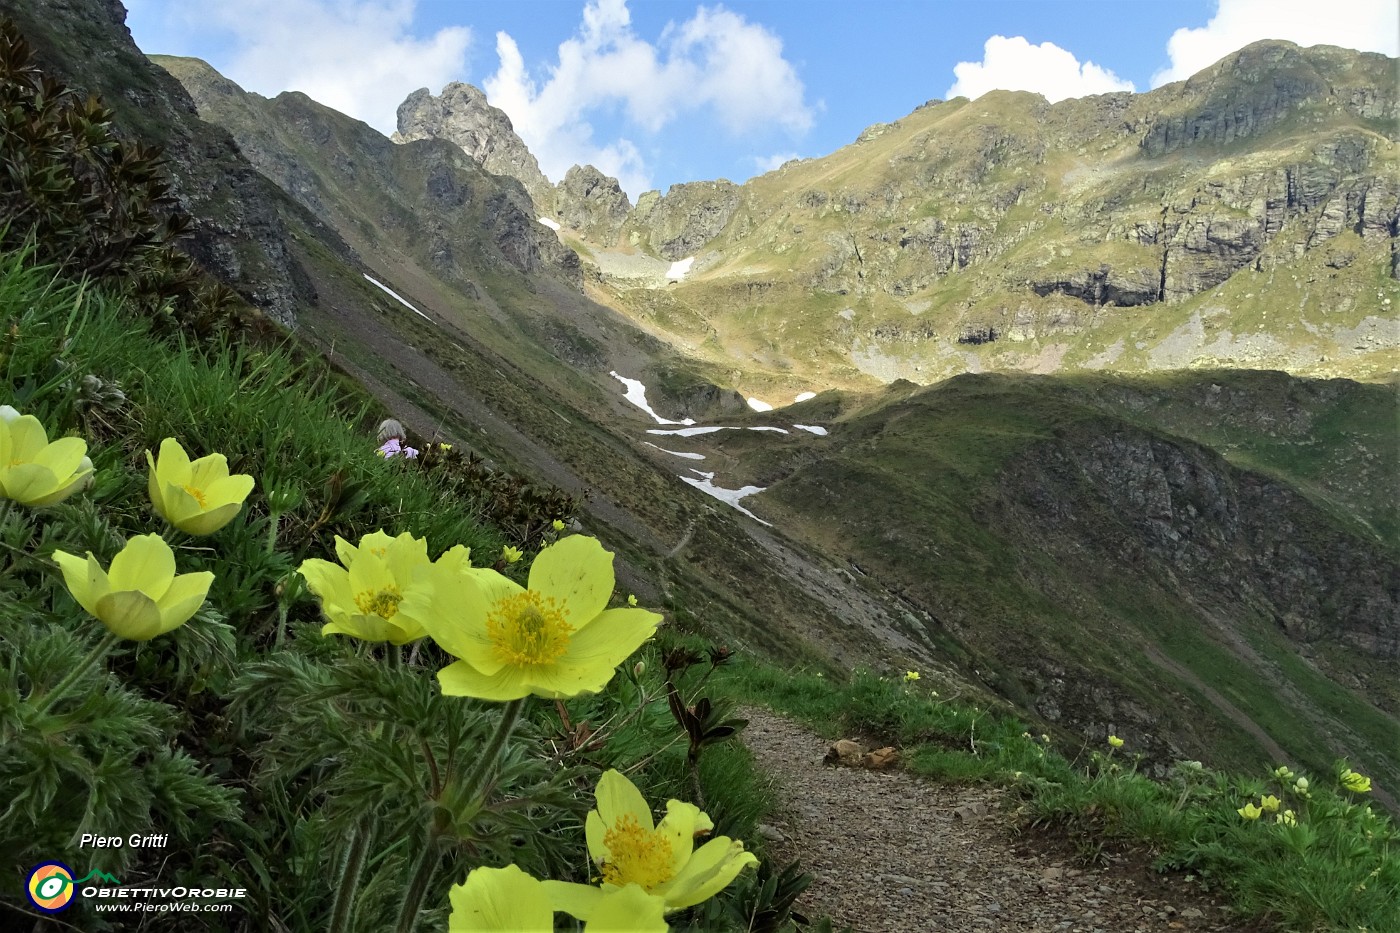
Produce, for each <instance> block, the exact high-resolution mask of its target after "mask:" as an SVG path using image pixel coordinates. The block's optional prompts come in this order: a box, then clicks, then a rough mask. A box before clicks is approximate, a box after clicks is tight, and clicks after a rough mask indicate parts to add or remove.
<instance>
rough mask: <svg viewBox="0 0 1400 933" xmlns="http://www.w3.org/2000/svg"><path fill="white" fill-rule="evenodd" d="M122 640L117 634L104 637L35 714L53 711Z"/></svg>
mask: <svg viewBox="0 0 1400 933" xmlns="http://www.w3.org/2000/svg"><path fill="white" fill-rule="evenodd" d="M120 640H121V636H119V635H117V634H116V633H115V632H108V633H107V634H106V635H104V636H102V640H101V641H99V642H98V643H97V646H96V647H95V648H93V649H92V651H90V652H88V656H87V657H85V658H83V659H82V660H81V661H79V662H78V664H77V666H76V667H74V668H73V669H72V670H71V671H69V672H68V676H67V677H65V678H63V679H62V680H60V681H59V682H58V686H56V687H54V688H53V689H52V690H50V691H49V692H48V693H47V694H46V695H45V696H44V698H43V699H42V700H40V701H39V705H38V706H37V707H35V712H36V713H38V714H39V715H43V714H44V713H47V712H48V711H49V710H50V709H52V708H53V705H54V704H55V703H57V702H58V701H59V700H61V699H63V695H64V694H65V693H67V692H68V691H69V690H71V689H73V685H74V684H76V683H77V682H78V681H79V680H81V679H82V678H83V677H84V676H86V675H87V672H88V671H90V670H92V669H93V667H95V666H96V665H97V663H98V662H99V661H101V660H102V659H103V658H105V657H106V656H107V654H108V652H110V651H111V650H112V649H113V648H114V647H116V644H117V642H118V641H120Z"/></svg>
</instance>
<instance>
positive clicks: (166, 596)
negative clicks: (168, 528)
mask: <svg viewBox="0 0 1400 933" xmlns="http://www.w3.org/2000/svg"><path fill="white" fill-rule="evenodd" d="M53 559H54V560H55V561H57V562H58V566H59V569H61V570H62V571H63V582H64V583H65V584H66V585H67V587H68V592H70V593H72V594H73V598H74V599H76V600H77V601H78V605H80V606H82V607H83V608H84V609H86V610H87V611H88V612H89V613H91V614H92V615H93V616H94V617H96V618H97V620H98V621H100V622H101V623H102V624H103V625H105V626H107V628H108V629H110V630H111V631H112V632H113V633H115V634H117V635H119V636H121V637H122V638H128V639H131V640H132V641H149V640H150V639H152V638H155V637H156V636H157V635H163V634H165V633H166V632H168V631H170V630H171V629H175V628H178V627H180V626H181V625H184V624H185V623H186V622H188V621H189V620H190V617H191V616H193V615H194V614H195V613H196V612H198V611H199V607H200V606H202V605H204V598H205V597H206V596H207V595H209V586H210V584H212V583H213V582H214V575H213V574H212V573H209V572H207V571H205V572H201V573H184V574H178V575H177V574H176V573H175V554H174V553H173V552H172V551H171V550H170V545H168V544H166V543H165V542H164V541H162V540H161V537H160V535H155V534H151V535H142V536H141V537H139V538H132V539H131V540H130V541H128V542H127V543H126V547H124V548H122V550H121V553H119V554H117V556H116V557H114V558H112V567H111V569H110V570H103V569H102V565H101V564H99V563H98V562H97V558H95V557H93V556H92V552H91V551H89V552H88V555H87V559H86V560H84V559H83V558H81V557H78V556H76V555H73V554H69V553H66V552H64V551H54V553H53Z"/></svg>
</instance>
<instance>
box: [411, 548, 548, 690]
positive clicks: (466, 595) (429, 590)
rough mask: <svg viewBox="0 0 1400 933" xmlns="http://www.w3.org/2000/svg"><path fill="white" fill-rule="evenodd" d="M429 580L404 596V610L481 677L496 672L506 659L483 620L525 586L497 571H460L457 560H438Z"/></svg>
mask: <svg viewBox="0 0 1400 933" xmlns="http://www.w3.org/2000/svg"><path fill="white" fill-rule="evenodd" d="M425 582H426V583H427V584H428V585H427V586H425V587H423V588H421V589H419V590H417V591H416V592H414V593H412V594H410V595H408V596H405V597H404V600H403V602H401V603H399V612H400V613H402V614H403V615H405V616H406V617H407V618H409V619H412V620H413V622H414V623H415V624H417V625H419V626H421V627H422V628H423V630H424V631H425V632H426V633H427V634H428V637H429V638H431V639H432V640H433V641H434V642H436V643H437V646H438V647H439V648H441V649H442V650H443V651H446V652H447V653H448V654H450V655H452V656H453V657H454V658H458V659H460V660H462V661H466V662H467V663H468V664H469V665H470V666H471V667H472V668H473V669H474V670H475V671H476V672H477V673H479V674H481V675H482V676H485V677H492V676H494V675H495V674H496V673H497V672H498V671H500V670H501V668H502V667H504V666H505V663H506V662H505V659H504V658H503V657H501V656H500V654H499V653H497V651H496V647H495V644H494V643H493V642H492V641H491V639H490V638H489V637H487V632H486V627H485V625H484V621H485V619H486V618H487V617H488V616H489V615H490V613H491V611H492V607H493V606H495V605H496V604H497V603H499V602H500V601H501V600H503V599H507V598H509V597H512V596H515V595H517V594H519V593H523V592H525V590H524V589H523V588H522V587H521V586H520V584H518V583H516V582H515V581H514V580H509V579H507V578H505V577H503V576H501V575H500V574H499V573H496V571H494V570H490V569H486V568H481V569H468V570H465V571H462V570H459V569H458V567H457V566H456V565H455V561H449V562H448V563H445V564H444V563H439V564H437V565H435V566H434V567H433V568H432V569H431V570H430V571H429V572H428V573H427V575H426V578H425Z"/></svg>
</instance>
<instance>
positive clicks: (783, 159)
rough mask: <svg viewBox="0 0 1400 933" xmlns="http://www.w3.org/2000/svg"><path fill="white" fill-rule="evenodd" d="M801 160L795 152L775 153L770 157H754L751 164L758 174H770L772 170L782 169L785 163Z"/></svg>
mask: <svg viewBox="0 0 1400 933" xmlns="http://www.w3.org/2000/svg"><path fill="white" fill-rule="evenodd" d="M798 158H801V156H799V155H798V154H797V153H795V152H775V153H773V154H772V155H770V156H754V157H753V164H754V166H755V167H756V168H757V169H758V172H759V174H760V175H761V174H763V173H764V172H771V171H773V170H774V169H778V168H782V167H783V165H784V164H785V163H787V162H791V161H792V160H793V159H798Z"/></svg>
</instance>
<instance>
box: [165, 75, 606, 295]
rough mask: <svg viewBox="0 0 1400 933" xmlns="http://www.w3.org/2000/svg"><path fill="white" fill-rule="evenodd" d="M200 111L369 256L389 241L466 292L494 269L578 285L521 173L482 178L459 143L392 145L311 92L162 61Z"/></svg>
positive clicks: (573, 266) (574, 262)
mask: <svg viewBox="0 0 1400 933" xmlns="http://www.w3.org/2000/svg"><path fill="white" fill-rule="evenodd" d="M155 61H157V62H158V63H159V64H161V65H162V66H163V67H165V68H167V69H168V70H169V71H170V72H171V73H172V74H174V75H175V76H176V77H177V78H179V79H180V81H181V82H182V83H183V84H184V85H185V87H186V88H188V89H189V92H190V94H191V96H192V97H193V98H194V100H195V101H196V103H197V104H198V106H199V108H200V113H201V114H203V115H204V116H205V117H207V118H208V119H209V120H211V121H214V122H217V123H218V124H220V125H221V126H223V127H225V128H227V129H228V130H229V131H230V132H232V133H233V134H234V136H235V138H236V139H237V140H238V144H239V146H240V148H241V149H242V150H243V152H244V153H245V154H246V155H247V157H248V159H249V160H250V161H251V162H252V164H253V165H254V166H255V167H256V168H257V169H258V171H260V172H261V173H263V174H264V175H265V176H267V177H268V178H270V179H271V180H272V181H274V182H276V183H277V185H278V186H279V187H281V188H282V189H283V190H284V191H286V192H287V193H288V194H289V195H291V196H292V197H293V198H295V199H296V200H297V201H298V202H299V203H301V204H303V205H304V206H305V207H306V208H307V210H309V211H311V212H313V213H315V214H316V215H317V216H320V217H324V218H326V220H327V221H328V222H329V223H330V224H331V225H332V226H334V227H335V228H336V229H337V230H339V231H341V232H342V233H343V235H344V236H345V238H346V239H347V241H349V242H351V243H352V244H354V245H355V247H356V249H358V250H359V251H361V252H362V253H364V252H368V251H371V250H376V249H379V248H381V246H382V245H383V244H385V243H389V242H392V243H393V244H394V247H395V248H396V249H402V250H406V251H408V252H409V253H413V254H417V258H419V259H420V260H421V261H422V262H423V263H424V265H425V267H426V268H429V269H431V270H432V271H433V272H434V273H436V274H438V275H440V276H441V277H442V278H443V279H445V280H447V281H450V282H453V283H454V284H455V285H457V286H458V287H459V288H461V289H462V290H464V291H465V292H466V293H467V294H472V293H473V289H475V288H478V287H480V283H479V279H480V277H481V274H482V273H483V272H484V271H486V270H489V269H490V268H491V267H492V266H496V267H499V268H502V269H509V270H513V271H514V272H518V273H524V274H527V275H534V274H542V275H551V276H556V277H559V278H562V279H563V280H564V281H566V282H568V283H570V284H571V285H572V286H573V287H575V288H577V287H581V282H582V279H581V274H580V271H579V264H578V256H577V254H575V253H574V252H573V251H572V250H569V249H567V248H566V247H564V246H563V245H562V244H561V243H560V242H559V239H558V237H556V236H555V235H554V233H553V232H552V231H550V230H548V229H546V228H545V227H543V226H541V225H540V224H538V223H536V222H535V208H534V205H533V204H532V203H531V201H530V197H529V195H528V194H527V193H526V192H525V190H524V188H523V187H522V186H521V185H520V184H519V183H518V182H517V181H516V180H515V179H513V178H502V177H498V176H496V175H492V174H490V173H488V172H486V171H483V170H482V169H481V168H480V167H479V166H478V164H477V163H476V161H475V160H474V159H471V158H468V157H467V155H466V154H464V153H463V151H462V150H461V149H460V148H459V147H458V146H457V145H455V144H452V143H449V142H447V141H445V140H441V139H433V138H429V139H420V140H416V141H413V142H408V143H404V144H400V145H395V144H393V143H391V142H390V141H388V140H387V139H385V138H384V137H383V136H381V135H379V134H378V133H376V132H375V131H374V130H373V129H371V128H370V127H368V126H366V125H365V124H363V123H361V122H359V121H357V120H353V119H351V118H349V117H346V116H344V115H343V114H340V113H337V112H336V111H334V110H331V109H329V108H327V107H323V106H321V105H320V104H317V103H316V102H315V101H313V100H311V99H310V98H308V97H307V96H306V95H304V94H300V93H295V92H293V93H286V94H281V95H278V97H277V98H276V99H274V100H267V99H266V98H263V97H261V96H259V95H257V94H250V93H247V92H245V91H243V90H242V89H241V88H239V87H238V86H237V85H235V84H233V82H231V81H229V80H228V79H226V78H224V77H223V76H221V75H219V74H218V72H216V71H214V70H213V69H212V68H210V67H209V66H208V65H207V64H205V63H204V62H201V61H199V60H197V59H188V58H169V57H165V56H157V57H156V58H155Z"/></svg>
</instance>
